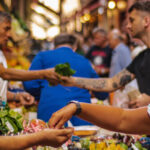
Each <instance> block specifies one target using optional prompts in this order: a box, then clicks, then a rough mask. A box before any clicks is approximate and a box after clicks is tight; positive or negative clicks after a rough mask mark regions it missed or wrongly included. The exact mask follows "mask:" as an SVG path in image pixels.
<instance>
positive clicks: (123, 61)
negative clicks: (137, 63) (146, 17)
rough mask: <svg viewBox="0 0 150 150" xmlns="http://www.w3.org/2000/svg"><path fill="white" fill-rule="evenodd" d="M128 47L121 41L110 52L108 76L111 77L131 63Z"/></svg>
mask: <svg viewBox="0 0 150 150" xmlns="http://www.w3.org/2000/svg"><path fill="white" fill-rule="evenodd" d="M131 61H132V59H131V53H130V49H129V48H128V47H127V46H126V45H125V44H123V43H120V44H119V45H118V46H117V47H116V48H115V49H114V50H113V52H112V59H111V66H110V73H109V76H110V77H113V76H114V75H116V74H117V73H119V72H120V71H121V70H122V69H124V68H125V67H127V66H128V65H129V64H130V63H131Z"/></svg>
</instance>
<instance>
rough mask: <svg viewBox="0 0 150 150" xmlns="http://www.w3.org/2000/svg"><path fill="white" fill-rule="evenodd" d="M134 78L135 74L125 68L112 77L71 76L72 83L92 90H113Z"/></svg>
mask: <svg viewBox="0 0 150 150" xmlns="http://www.w3.org/2000/svg"><path fill="white" fill-rule="evenodd" d="M133 79H134V75H133V74H131V73H130V72H129V71H128V70H126V69H125V70H123V71H121V72H120V73H118V74H117V75H115V76H114V77H112V78H99V79H89V78H78V77H71V80H70V82H71V83H70V85H72V86H77V87H80V88H84V89H89V90H92V91H98V92H112V91H115V90H117V89H119V88H121V87H123V86H125V85H126V84H127V83H129V82H130V81H131V80H133Z"/></svg>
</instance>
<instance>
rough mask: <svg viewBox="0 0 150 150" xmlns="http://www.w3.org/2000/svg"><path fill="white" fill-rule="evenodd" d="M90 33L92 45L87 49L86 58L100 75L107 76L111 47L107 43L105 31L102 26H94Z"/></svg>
mask: <svg viewBox="0 0 150 150" xmlns="http://www.w3.org/2000/svg"><path fill="white" fill-rule="evenodd" d="M92 35H93V42H94V45H92V46H91V48H90V49H89V51H88V53H87V54H86V58H88V59H89V60H90V61H91V63H92V64H93V67H94V69H95V70H96V72H97V73H98V74H99V75H100V76H101V77H108V75H109V67H110V62H111V55H112V49H111V48H110V47H109V45H108V39H107V32H106V31H105V30H104V29H102V28H94V29H93V32H92Z"/></svg>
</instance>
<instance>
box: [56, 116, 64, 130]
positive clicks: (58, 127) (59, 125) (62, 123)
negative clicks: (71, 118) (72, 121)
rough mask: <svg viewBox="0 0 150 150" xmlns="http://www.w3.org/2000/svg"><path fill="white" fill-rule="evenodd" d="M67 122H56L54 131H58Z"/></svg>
mask: <svg viewBox="0 0 150 150" xmlns="http://www.w3.org/2000/svg"><path fill="white" fill-rule="evenodd" d="M66 121H67V120H66V119H64V118H62V119H61V120H60V121H59V122H57V124H56V125H55V128H56V129H60V128H61V127H62V126H63V125H64V124H65V122H66Z"/></svg>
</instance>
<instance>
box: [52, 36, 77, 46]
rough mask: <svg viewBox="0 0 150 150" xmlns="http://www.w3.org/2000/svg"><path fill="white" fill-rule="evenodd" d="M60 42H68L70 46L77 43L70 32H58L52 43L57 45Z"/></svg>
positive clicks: (60, 43)
mask: <svg viewBox="0 0 150 150" xmlns="http://www.w3.org/2000/svg"><path fill="white" fill-rule="evenodd" d="M62 44H69V45H70V46H74V45H76V44H77V38H76V37H75V36H73V35H72V34H60V35H58V36H56V37H55V39H54V45H55V47H57V46H59V45H62Z"/></svg>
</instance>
